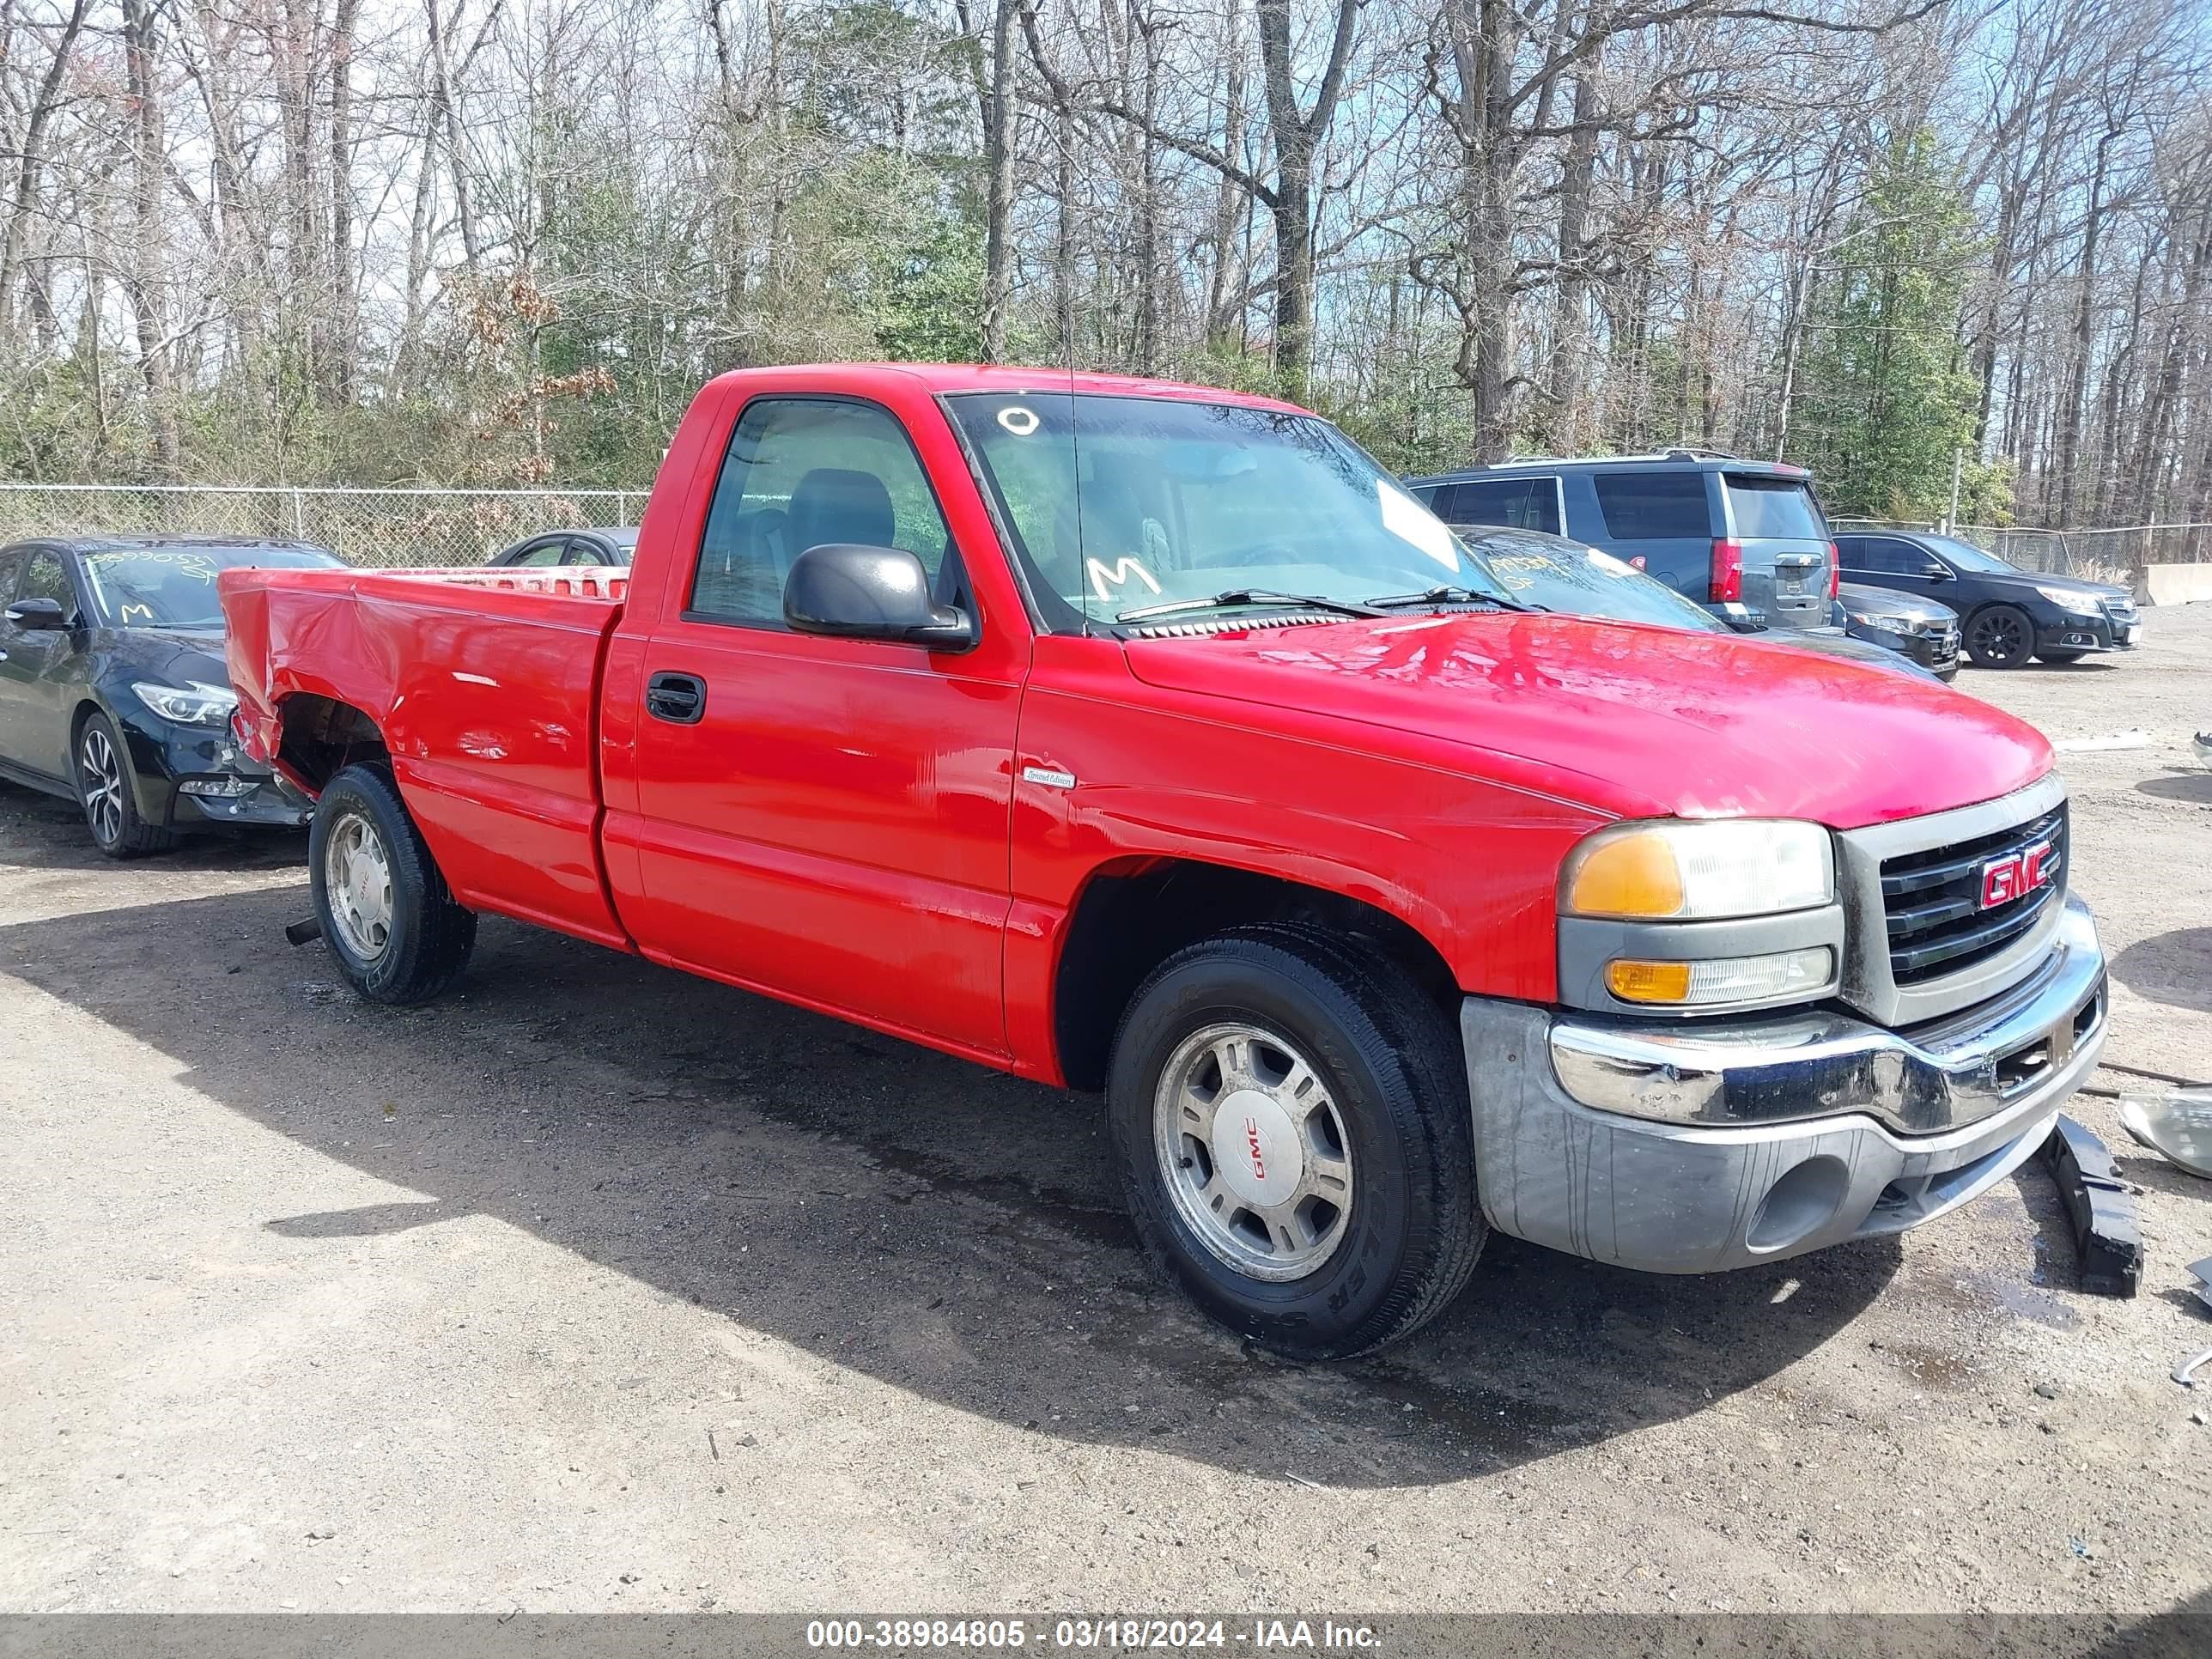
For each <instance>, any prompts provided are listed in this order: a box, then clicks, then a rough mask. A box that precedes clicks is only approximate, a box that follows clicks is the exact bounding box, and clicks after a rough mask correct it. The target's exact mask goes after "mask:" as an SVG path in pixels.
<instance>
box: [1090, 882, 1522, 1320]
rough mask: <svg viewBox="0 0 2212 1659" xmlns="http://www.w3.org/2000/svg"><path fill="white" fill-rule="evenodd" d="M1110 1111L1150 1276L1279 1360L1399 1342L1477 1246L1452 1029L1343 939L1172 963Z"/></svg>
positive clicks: (1223, 943)
mask: <svg viewBox="0 0 2212 1659" xmlns="http://www.w3.org/2000/svg"><path fill="white" fill-rule="evenodd" d="M1107 1111H1108V1115H1109V1120H1110V1122H1111V1126H1112V1129H1113V1133H1114V1139H1115V1147H1116V1150H1117V1151H1118V1152H1119V1153H1120V1157H1121V1168H1122V1176H1123V1181H1124V1184H1125V1186H1126V1188H1127V1193H1128V1198H1129V1206H1130V1212H1131V1214H1132V1216H1133V1218H1134V1219H1135V1221H1136V1224H1137V1229H1138V1231H1139V1235H1140V1236H1141V1237H1142V1238H1143V1239H1144V1242H1145V1245H1146V1249H1147V1251H1148V1252H1149V1253H1150V1255H1152V1258H1153V1260H1154V1261H1155V1262H1156V1263H1158V1265H1159V1266H1160V1267H1162V1268H1163V1269H1164V1271H1165V1272H1166V1273H1168V1275H1169V1276H1170V1277H1171V1278H1172V1279H1175V1280H1176V1282H1177V1283H1178V1284H1180V1285H1182V1288H1183V1289H1184V1290H1185V1291H1187V1292H1188V1294H1189V1295H1190V1297H1192V1299H1193V1300H1194V1301H1195V1302H1197V1303H1198V1304H1199V1305H1200V1307H1201V1308H1203V1309H1204V1310H1206V1312H1207V1313H1209V1314H1211V1315H1212V1316H1213V1317H1214V1318H1216V1319H1218V1320H1219V1321H1220V1322H1222V1323H1224V1324H1225V1325H1227V1326H1229V1327H1230V1328H1231V1329H1234V1330H1237V1331H1240V1332H1242V1333H1243V1334H1246V1335H1248V1336H1249V1337H1251V1338H1252V1339H1253V1340H1255V1341H1256V1342H1259V1343H1260V1344H1261V1345H1262V1346H1266V1347H1269V1348H1273V1349H1274V1350H1276V1351H1277V1352H1281V1353H1284V1354H1287V1355H1290V1356H1291V1357H1292V1358H1300V1359H1340V1358H1347V1357H1349V1356H1351V1355H1353V1354H1358V1353H1362V1352H1366V1351H1368V1350H1370V1349H1372V1348H1377V1347H1381V1346H1383V1345H1384V1344H1386V1343H1389V1342H1392V1341H1395V1340H1397V1339H1398V1338H1400V1337H1402V1336H1405V1335H1407V1334H1409V1333H1411V1332H1412V1331H1413V1330H1415V1329H1417V1328H1419V1327H1420V1326H1421V1325H1423V1324H1425V1323H1426V1322H1428V1321H1429V1320H1430V1319H1431V1318H1432V1317H1434V1316H1435V1315H1436V1314H1437V1313H1438V1312H1439V1311H1441V1310H1443V1308H1444V1306H1445V1305H1446V1304H1449V1302H1450V1301H1451V1299H1452V1297H1454V1296H1455V1295H1456V1294H1457V1293H1458V1291H1460V1289H1461V1287H1462V1285H1465V1284H1466V1282H1467V1278H1468V1273H1470V1272H1472V1271H1473V1269H1474V1260H1475V1256H1476V1255H1477V1254H1478V1253H1479V1252H1480V1249H1481V1248H1482V1243H1483V1237H1484V1226H1483V1222H1482V1218H1481V1215H1480V1212H1479V1211H1478V1210H1477V1208H1476V1206H1475V1202H1474V1157H1473V1153H1472V1151H1471V1147H1470V1135H1471V1132H1470V1128H1469V1124H1468V1101H1467V1083H1466V1073H1465V1070H1464V1067H1463V1066H1462V1062H1461V1059H1460V1045H1459V1040H1458V1034H1457V1031H1456V1030H1455V1027H1454V1025H1453V1023H1452V1021H1451V1019H1450V1018H1449V1015H1448V1014H1447V1013H1446V1012H1444V1011H1443V1010H1442V1009H1439V1008H1438V1007H1437V1006H1436V1005H1435V1004H1434V1003H1433V1002H1432V1001H1431V1000H1430V998H1429V997H1428V996H1427V995H1426V994H1425V993H1424V992H1423V991H1422V989H1421V988H1420V987H1419V986H1417V985H1416V984H1415V983H1414V982H1413V980H1412V978H1411V977H1410V976H1409V975H1407V974H1406V973H1404V972H1403V971H1402V970H1401V969H1398V968H1397V967H1396V966H1395V964H1393V963H1391V962H1390V961H1389V959H1388V958H1387V957H1383V955H1382V954H1381V953H1380V952H1379V951H1373V950H1371V949H1370V948H1368V947H1366V946H1364V945H1360V944H1358V943H1357V942H1354V941H1349V940H1346V939H1341V938H1340V937H1338V936H1335V935H1332V934H1328V933H1323V932H1322V931H1320V930H1318V929H1314V928H1307V927H1289V926H1279V927H1278V926H1269V927H1246V928H1238V929H1236V930H1234V931H1232V932H1230V933H1224V934H1222V935H1221V936H1220V937H1218V938H1216V939H1207V940H1205V941H1203V942H1201V943H1200V944H1197V945H1191V946H1190V947H1188V949H1186V950H1184V951H1179V952H1178V953H1176V955H1175V956H1173V957H1170V958H1169V959H1168V960H1167V961H1166V962H1164V963H1162V964H1161V965H1160V967H1159V968H1158V969H1156V970H1155V971H1154V972H1153V974H1152V976H1151V977H1150V978H1149V979H1147V980H1146V981H1145V983H1144V985H1143V986H1142V987H1140V988H1139V991H1138V993H1137V995H1136V997H1135V998H1134V1000H1133V1001H1132V1002H1131V1004H1130V1006H1129V1009H1128V1012H1127V1013H1126V1014H1125V1015H1124V1016H1123V1017H1122V1021H1121V1030H1120V1032H1119V1033H1118V1034H1117V1035H1116V1036H1115V1044H1114V1052H1113V1058H1112V1063H1111V1066H1110V1067H1109V1078H1108V1083H1107Z"/></svg>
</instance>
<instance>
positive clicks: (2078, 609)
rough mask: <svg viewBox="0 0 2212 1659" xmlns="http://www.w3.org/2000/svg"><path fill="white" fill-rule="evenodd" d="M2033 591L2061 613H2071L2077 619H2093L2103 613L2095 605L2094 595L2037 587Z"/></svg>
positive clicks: (2096, 604)
mask: <svg viewBox="0 0 2212 1659" xmlns="http://www.w3.org/2000/svg"><path fill="white" fill-rule="evenodd" d="M2035 591H2036V592H2039V593H2040V594H2042V595H2043V597H2044V598H2045V599H2048V600H2050V601H2051V604H2053V605H2057V607H2058V608H2059V609H2060V610H2061V611H2071V612H2072V613H2073V614H2074V615H2075V616H2077V617H2094V616H2099V615H2101V614H2102V612H2103V609H2104V607H2102V606H2101V605H2099V604H2098V603H2097V596H2096V595H2095V594H2094V593H2075V592H2071V591H2069V589H2066V588H2063V587H2039V588H2037V589H2036V590H2035Z"/></svg>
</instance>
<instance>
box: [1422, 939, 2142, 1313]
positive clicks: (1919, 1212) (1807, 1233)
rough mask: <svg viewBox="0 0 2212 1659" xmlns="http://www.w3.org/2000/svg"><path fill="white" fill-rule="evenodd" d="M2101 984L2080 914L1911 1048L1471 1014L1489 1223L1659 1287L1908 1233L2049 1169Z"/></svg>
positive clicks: (2098, 1032) (1796, 1020) (1782, 1021)
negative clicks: (2025, 1166) (2026, 971)
mask: <svg viewBox="0 0 2212 1659" xmlns="http://www.w3.org/2000/svg"><path fill="white" fill-rule="evenodd" d="M2104 986H2105V963H2104V955H2103V951H2102V950H2101V949H2100V946H2099V944H2098V940H2097V930H2096V924H2095V922H2094V921H2093V920H2092V919H2091V917H2090V915H2089V912H2088V910H2087V907H2086V906H2084V905H2082V904H2081V903H2080V902H2078V901H2076V900H2072V899H2069V900H2068V901H2067V903H2066V908H2065V910H2064V913H2063V915H2062V917H2061V920H2060V924H2059V927H2058V929H2057V933H2056V934H2055V935H2054V937H2053V939H2052V940H2051V946H2050V949H2049V951H2048V953H2047V954H2046V956H2045V958H2044V960H2043V961H2042V962H2041V963H2039V964H2038V965H2037V968H2036V969H2035V971H2034V972H2033V973H2032V974H2030V975H2028V977H2027V979H2026V980H2024V981H2021V983H2020V984H2019V985H2016V986H2015V987H2012V988H2011V989H2010V990H2008V991H2006V992H2004V993H2002V994H2000V995H1998V996H1996V997H1993V998H1990V1000H1987V1001H1986V1002H1984V1003H1980V1004H1978V1005H1976V1006H1973V1007H1972V1008H1968V1009H1966V1010H1963V1011H1961V1012H1959V1013H1957V1014H1954V1015H1950V1016H1948V1017H1946V1018H1943V1019H1941V1020H1936V1021H1931V1022H1929V1023H1928V1024H1925V1025H1922V1026H1916V1027H1912V1028H1909V1029H1907V1030H1902V1031H1895V1030H1887V1029H1885V1028H1883V1027H1881V1026H1878V1025H1872V1024H1864V1023H1863V1022H1860V1021H1857V1020H1855V1019H1852V1018H1849V1017H1847V1016H1843V1015H1836V1014H1826V1013H1807V1014H1790V1015H1779V1016H1765V1017H1759V1018H1748V1019H1745V1020H1740V1021H1734V1022H1729V1023H1728V1024H1714V1025H1700V1026H1698V1027H1692V1028H1686V1027H1685V1026H1683V1025H1681V1024H1672V1025H1668V1026H1655V1025H1651V1024H1641V1025H1638V1024H1628V1023H1626V1022H1623V1021H1617V1020H1607V1019H1601V1018H1585V1017H1581V1016H1557V1015H1553V1014H1552V1013H1550V1012H1547V1011H1546V1010H1544V1009H1541V1008H1534V1007H1530V1006H1527V1005H1524V1004H1518V1003H1501V1002H1492V1001H1488V1000H1483V999H1480V998H1470V999H1468V1000H1467V1001H1466V1002H1465V1003H1464V1004H1463V1005H1462V1012H1461V1017H1460V1018H1461V1029H1462V1035H1463V1036H1464V1037H1465V1039H1466V1047H1467V1061H1468V1089H1469V1093H1470V1096H1471V1097H1472V1100H1473V1106H1474V1146H1475V1174H1476V1180H1477V1185H1478V1188H1479V1190H1480V1194H1481V1199H1482V1205H1483V1209H1484V1212H1485V1213H1486V1214H1487V1215H1488V1216H1489V1218H1490V1219H1491V1221H1492V1225H1496V1226H1497V1227H1498V1228H1499V1229H1500V1230H1502V1231H1505V1232H1508V1233H1511V1234H1514V1235H1515V1236H1516V1237H1522V1238H1528V1239H1531V1240H1534V1242H1535V1243H1540V1244H1548V1245H1551V1246H1553V1247H1554V1248H1556V1249H1564V1250H1569V1251H1571V1252H1573V1253H1574V1254H1576V1255H1585V1256H1589V1257H1592V1258H1594V1259H1595V1260H1598V1261H1611V1262H1616V1263H1619V1264H1620V1265H1621V1266H1624V1267H1642V1268H1646V1269H1650V1270H1652V1271H1656V1272H1662V1273H1704V1272H1711V1271H1714V1270H1717V1269H1720V1268H1726V1267H1744V1266H1747V1265H1749V1264H1750V1263H1752V1262H1754V1261H1767V1260H1772V1259H1774V1258H1777V1257H1779V1256H1784V1255H1796V1254H1799V1253H1800V1252H1802V1251H1805V1250H1811V1249H1820V1248H1821V1247H1822V1246H1824V1245H1827V1244H1833V1243H1839V1242H1841V1241H1842V1240H1844V1239H1846V1238H1852V1237H1866V1236H1869V1235H1872V1234H1876V1233H1888V1232H1899V1231H1904V1230H1905V1228H1907V1227H1911V1226H1916V1225H1918V1224H1919V1223H1921V1222H1923V1221H1927V1220H1929V1219H1932V1218H1934V1217H1936V1216H1937V1215H1940V1214H1942V1213H1943V1212H1945V1211H1947V1210H1949V1209H1953V1208H1955V1207H1956V1206H1959V1205H1960V1204H1963V1203H1965V1202H1966V1201H1967V1200H1969V1199H1971V1198H1972V1197H1974V1196H1976V1195H1977V1194H1979V1193H1981V1192H1982V1191H1984V1189H1986V1188H1988V1187H1990V1186H1991V1185H1992V1184H1994V1183H1995V1182H1997V1181H1999V1180H2002V1178H2003V1177H2004V1176H2006V1175H2008V1174H2009V1173H2010V1172H2011V1171H2012V1170H2013V1169H2015V1167H2017V1166H2018V1165H2019V1164H2021V1162H2023V1161H2024V1160H2025V1159H2027V1158H2028V1157H2029V1156H2030V1155H2031V1154H2033V1152H2034V1151H2035V1149H2036V1147H2037V1146H2039V1145H2040V1144H2041V1143H2042V1141H2043V1139H2044V1138H2045V1135H2047V1134H2048V1133H2049V1132H2050V1127H2051V1120H2052V1119H2053V1118H2055V1117H2056V1116H2057V1112H2058V1108H2059V1106H2060V1104H2061V1103H2063V1101H2064V1099H2065V1098H2066V1097H2067V1096H2069V1094H2071V1093H2072V1092H2073V1091H2074V1090H2075V1087H2076V1086H2077V1085H2079V1084H2080V1083H2081V1079H2083V1078H2084V1077H2086V1076H2087V1074H2088V1073H2089V1072H2090V1071H2091V1070H2092V1069H2093V1067H2094V1066H2095V1065H2096V1060H2097V1054H2098V1051H2099V1049H2100V1048H2101V1047H2102V1046H2103V1042H2104V1037H2105V996H2104Z"/></svg>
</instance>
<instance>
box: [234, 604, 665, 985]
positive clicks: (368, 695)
mask: <svg viewBox="0 0 2212 1659" xmlns="http://www.w3.org/2000/svg"><path fill="white" fill-rule="evenodd" d="M628 586H629V581H628V577H627V575H626V574H602V573H599V572H593V571H582V570H576V571H570V570H562V569H549V570H544V571H536V570H514V569H501V570H489V569H468V570H270V569H254V570H232V571H226V572H224V573H223V574H222V578H221V592H222V605H223V611H224V614H225V616H226V617H227V618H228V627H229V641H228V654H229V666H230V678H231V684H232V686H233V687H234V689H235V690H236V691H237V693H238V697H239V712H240V730H241V732H242V733H243V734H244V736H245V738H246V744H247V746H248V748H249V749H251V750H253V751H254V752H255V753H257V754H259V755H262V756H264V757H265V758H268V759H270V760H271V761H274V762H276V763H278V764H280V765H283V767H284V768H285V769H286V771H287V772H288V774H289V775H292V776H293V777H294V779H295V781H297V782H299V783H301V786H302V787H307V788H309V789H311V790H312V789H313V788H315V787H317V786H318V785H319V783H320V782H321V781H322V780H321V779H320V778H319V777H317V776H315V775H313V769H312V768H311V767H308V766H305V765H303V764H302V763H301V757H300V756H299V755H298V754H296V753H295V754H279V753H278V747H279V741H280V735H281V729H282V726H283V720H282V718H281V714H280V710H282V708H283V707H284V706H285V705H286V704H287V703H288V702H292V700H294V699H297V698H301V697H313V698H322V699H326V700H328V701H329V702H333V703H339V704H344V705H347V706H349V707H351V708H357V709H359V710H361V711H362V713H363V714H366V715H368V718H369V719H370V720H372V721H374V723H375V725H376V726H377V727H378V728H379V729H380V731H381V732H383V734H384V738H385V741H386V744H387V746H388V748H389V750H390V754H391V764H392V775H393V777H394V779H395V781H397V782H398V786H399V790H400V793H401V794H402V795H403V796H404V798H405V799H406V801H407V805H408V810H409V811H410V812H411V813H412V814H413V815H414V817H415V821H416V823H418V824H419V825H420V826H421V828H422V836H423V838H424V840H425V841H427V842H428V843H429V846H430V850H431V853H432V854H433V855H434V856H435V858H436V859H437V860H438V864H439V866H440V867H441V869H442V870H443V871H444V872H445V875H446V878H447V882H448V883H449V884H451V885H452V887H453V890H454V893H455V895H456V896H458V897H459V899H460V900H461V902H463V903H465V904H467V905H469V906H470V907H471V908H477V909H489V910H495V911H500V912H502V913H504V914H506V915H513V916H518V917H520V918H521V919H523V920H525V921H535V922H539V923H542V924H544V925H547V926H551V927H560V928H563V929H565V930H567V931H568V932H571V933H580V934H583V935H585V936H586V937H588V938H592V939H599V940H601V941H602V942H604V943H607V944H611V945H627V944H628V939H627V936H626V935H625V934H624V933H623V930H622V927H621V926H620V924H619V923H618V922H617V920H616V918H615V916H614V914H613V912H612V910H611V908H610V907H609V904H608V902H607V896H606V887H605V882H604V881H603V879H602V872H601V869H600V865H599V849H598V836H597V833H596V831H597V826H598V823H599V811H600V808H601V805H602V799H603V798H602V794H601V791H600V787H599V763H598V756H597V753H596V748H597V738H598V709H599V676H600V671H601V669H602V666H603V665H604V662H605V653H606V642H607V639H608V636H609V635H610V634H611V632H612V631H613V629H614V627H615V624H616V623H617V622H618V621H619V620H620V619H621V617H622V613H623V599H624V596H625V594H626V592H627V590H628Z"/></svg>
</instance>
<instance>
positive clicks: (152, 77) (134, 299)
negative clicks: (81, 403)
mask: <svg viewBox="0 0 2212 1659" xmlns="http://www.w3.org/2000/svg"><path fill="white" fill-rule="evenodd" d="M122 4H123V58H124V77H125V83H126V84H127V86H128V88H129V89H130V95H131V108H132V112H133V119H132V124H131V276H130V285H129V286H130V295H131V314H132V316H133V318H134V319H136V322H137V337H138V373H139V376H140V378H141V379H142V380H143V381H144V382H145V385H146V418H147V422H148V424H149V426H150V427H151V428H152V429H153V433H154V458H155V465H156V466H157V468H158V469H159V471H160V473H161V477H164V478H173V477H175V476H176V472H177V411H176V407H175V404H174V402H173V399H172V398H171V396H170V391H169V366H168V343H167V340H166V339H165V338H164V337H163V331H164V328H165V326H166V325H165V324H164V322H163V310H164V307H163V304H162V298H163V295H162V289H163V287H164V284H165V283H166V281H167V277H166V274H165V272H164V270H163V260H162V246H161V233H162V226H161V181H162V169H161V156H162V149H161V84H160V80H159V75H160V68H159V65H158V64H157V63H156V62H155V55H154V12H153V4H152V0H122Z"/></svg>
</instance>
